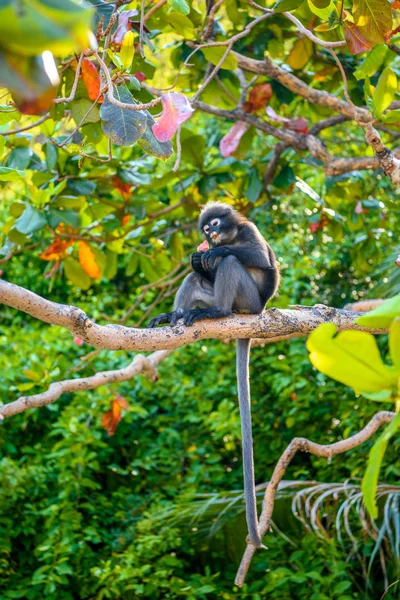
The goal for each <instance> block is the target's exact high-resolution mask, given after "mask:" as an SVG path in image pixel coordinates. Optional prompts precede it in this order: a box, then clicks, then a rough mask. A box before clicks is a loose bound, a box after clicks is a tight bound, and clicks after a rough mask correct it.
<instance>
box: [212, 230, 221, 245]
mask: <svg viewBox="0 0 400 600" xmlns="http://www.w3.org/2000/svg"><path fill="white" fill-rule="evenodd" d="M210 238H211V240H212V242H213V244H216V243H217V242H218V240H219V239H220V234H219V233H217V232H216V231H213V232H212V233H211V234H210Z"/></svg>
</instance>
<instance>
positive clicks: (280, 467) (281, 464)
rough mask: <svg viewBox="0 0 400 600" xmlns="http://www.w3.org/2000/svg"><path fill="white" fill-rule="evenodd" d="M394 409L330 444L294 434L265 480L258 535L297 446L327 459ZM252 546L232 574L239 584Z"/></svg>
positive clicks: (359, 439)
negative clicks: (236, 570)
mask: <svg viewBox="0 0 400 600" xmlns="http://www.w3.org/2000/svg"><path fill="white" fill-rule="evenodd" d="M395 416H396V413H394V412H387V411H381V412H378V413H376V415H374V416H373V417H372V419H371V420H370V422H369V423H368V424H367V425H366V426H365V427H364V428H363V429H361V431H359V432H358V433H356V434H355V435H353V436H351V437H349V438H347V439H346V440H341V441H340V442H336V443H334V444H327V445H322V444H316V443H315V442H311V441H310V440H308V439H306V438H294V439H293V440H292V441H291V442H290V444H289V445H288V446H287V448H286V450H285V451H284V452H283V454H282V455H281V457H280V459H279V460H278V462H277V464H276V467H275V469H274V472H273V474H272V477H271V480H270V482H269V483H268V486H267V489H266V490H265V496H264V500H263V508H262V512H261V516H260V535H261V537H262V536H264V535H265V534H266V533H267V531H268V530H269V528H270V526H271V520H272V513H273V510H274V504H275V496H276V492H277V490H278V487H279V484H280V482H281V481H282V479H283V477H284V475H285V473H286V469H287V468H288V466H289V465H290V463H291V461H292V460H293V457H294V456H295V454H296V453H297V452H298V451H299V450H300V451H301V452H308V453H309V454H314V456H323V457H325V458H328V459H329V460H330V459H331V458H332V456H335V455H336V454H341V453H342V452H347V451H348V450H352V449H353V448H356V447H357V446H360V445H361V444H363V443H364V442H365V441H367V440H368V439H369V438H370V437H371V436H372V435H373V434H374V433H375V432H376V431H377V430H378V429H379V427H381V426H382V425H384V424H385V423H390V422H391V421H392V420H393V419H394V417H395ZM255 551H256V548H255V547H254V546H253V545H252V544H248V546H247V548H246V550H245V553H244V555H243V558H242V562H241V564H240V567H239V570H238V572H237V575H236V579H235V583H236V585H238V586H239V587H241V586H242V585H243V583H244V580H245V577H246V574H247V571H248V569H249V566H250V563H251V560H252V558H253V556H254V553H255Z"/></svg>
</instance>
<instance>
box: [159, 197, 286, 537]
mask: <svg viewBox="0 0 400 600" xmlns="http://www.w3.org/2000/svg"><path fill="white" fill-rule="evenodd" d="M199 229H200V231H201V232H202V234H203V235H204V236H205V238H206V240H207V241H208V246H209V250H207V251H205V252H195V253H193V254H192V255H191V266H192V269H193V272H192V273H190V274H189V275H188V276H187V277H186V278H185V279H184V281H183V283H182V285H181V286H180V288H179V289H178V291H177V293H176V296H175V301H174V310H173V311H172V312H169V313H162V314H160V315H158V316H157V317H154V318H153V319H152V320H151V321H150V322H149V324H148V327H154V326H156V325H161V324H166V323H169V324H170V325H171V326H174V325H176V324H177V323H178V321H180V320H182V321H183V323H184V325H186V326H190V325H193V323H195V322H196V321H198V320H201V319H219V318H222V317H227V316H229V315H231V314H232V313H250V314H260V313H262V311H263V310H264V307H265V305H266V303H267V302H268V300H270V299H271V298H272V297H273V296H274V295H275V294H276V292H277V289H278V286H279V282H280V273H279V267H278V263H277V260H276V258H275V254H274V252H273V250H272V249H271V247H270V245H269V244H268V242H267V241H266V240H265V239H264V238H263V237H262V235H261V233H260V232H259V230H258V229H257V227H256V226H255V225H254V223H252V222H251V221H249V220H248V219H247V218H246V217H245V216H243V215H242V214H241V213H239V212H238V211H236V210H235V209H234V208H233V207H231V206H230V205H228V204H225V203H223V202H208V203H207V204H206V205H205V207H204V208H203V210H202V211H201V213H200V217H199ZM250 343H251V340H250V339H238V340H236V344H237V350H236V374H237V385H238V398H239V412H240V420H241V430H242V455H243V477H244V496H245V503H246V521H247V527H248V532H249V539H250V542H251V543H252V544H253V545H254V546H256V547H257V548H259V547H262V541H261V539H260V533H259V526H258V516H257V502H256V493H255V480H254V464H253V435H252V426H251V404H250V380H249V358H250Z"/></svg>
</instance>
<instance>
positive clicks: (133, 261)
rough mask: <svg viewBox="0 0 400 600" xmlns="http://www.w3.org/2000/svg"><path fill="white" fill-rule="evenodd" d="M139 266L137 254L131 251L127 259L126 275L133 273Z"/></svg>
mask: <svg viewBox="0 0 400 600" xmlns="http://www.w3.org/2000/svg"><path fill="white" fill-rule="evenodd" d="M138 266H139V254H137V253H136V252H132V254H131V257H130V259H129V263H128V266H127V267H126V274H127V276H128V277H130V276H131V275H134V274H135V273H136V271H137V269H138Z"/></svg>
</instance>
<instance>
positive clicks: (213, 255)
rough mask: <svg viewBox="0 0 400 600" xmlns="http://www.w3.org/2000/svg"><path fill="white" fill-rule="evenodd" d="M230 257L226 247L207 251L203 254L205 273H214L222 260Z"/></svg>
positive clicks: (202, 262) (202, 263)
mask: <svg viewBox="0 0 400 600" xmlns="http://www.w3.org/2000/svg"><path fill="white" fill-rule="evenodd" d="M229 255H230V252H229V250H228V248H224V246H219V247H218V248H211V250H207V252H203V253H202V254H201V265H202V267H203V269H204V270H205V271H214V270H215V269H216V268H217V267H218V265H219V263H220V262H221V259H222V258H225V256H229Z"/></svg>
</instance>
